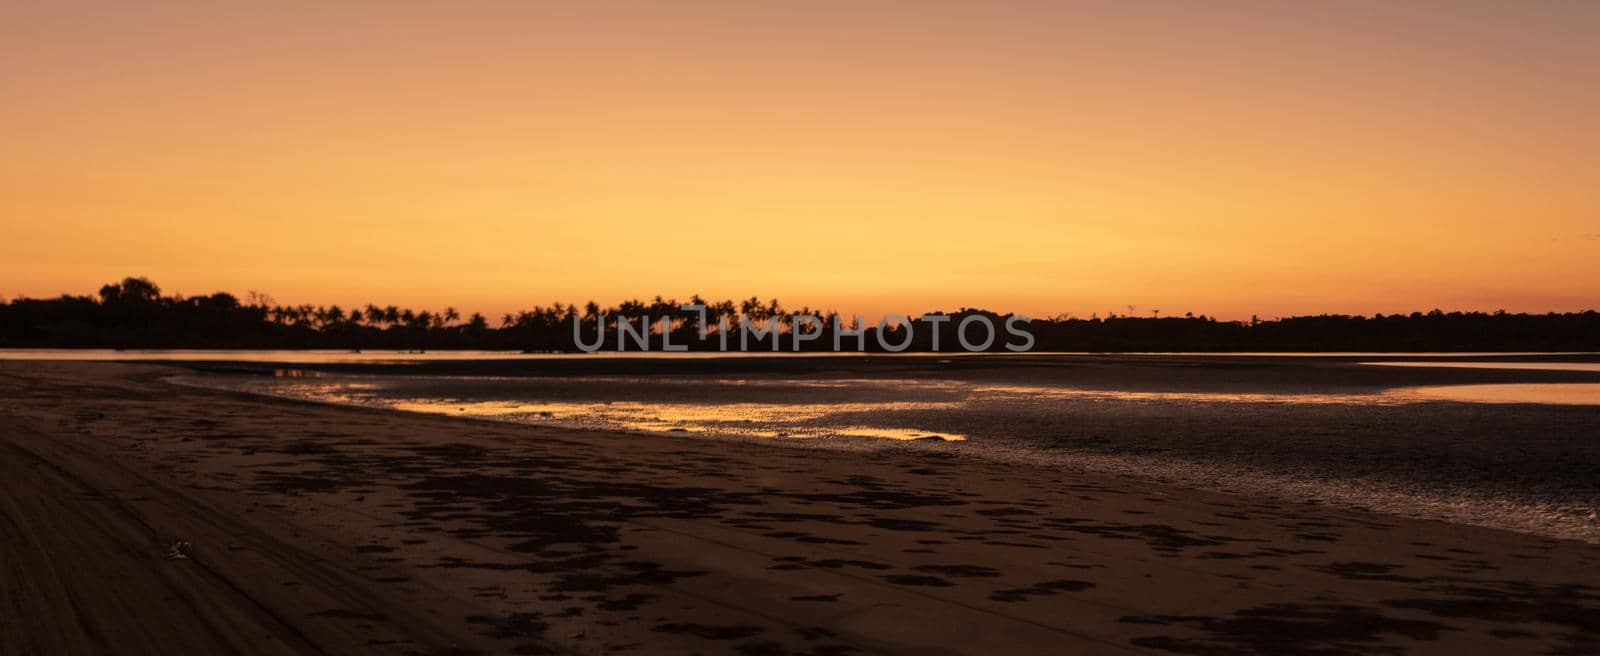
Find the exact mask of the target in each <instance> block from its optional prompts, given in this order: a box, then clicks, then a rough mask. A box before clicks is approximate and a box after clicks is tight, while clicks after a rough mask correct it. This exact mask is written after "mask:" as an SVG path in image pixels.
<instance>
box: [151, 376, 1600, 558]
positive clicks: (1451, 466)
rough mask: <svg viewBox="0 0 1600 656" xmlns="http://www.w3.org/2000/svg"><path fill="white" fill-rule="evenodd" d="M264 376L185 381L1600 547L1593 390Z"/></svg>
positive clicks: (1599, 411) (1599, 414) (1599, 435)
mask: <svg viewBox="0 0 1600 656" xmlns="http://www.w3.org/2000/svg"><path fill="white" fill-rule="evenodd" d="M277 373H278V375H277V376H271V377H268V376H229V375H192V376H185V377H182V380H181V382H187V383H192V384H202V385H207V386H218V387H226V388H230V389H236V390H242V391H249V392H255V393H263V394H269V395H275V396H284V397H291V398H297V399H304V400H312V401H322V402H331V403H341V404H353V405H361V406H368V407H380V408H392V409H397V410H406V411H415V412H426V413H434V414H445V415H455V416H463V417H476V418H484V419H493V420H498V421H514V422H522V423H531V424H548V425H553V426H561V427H569V428H591V429H605V430H622V431H631V432H636V433H640V434H641V439H648V438H647V437H643V436H644V435H648V434H686V435H694V436H704V437H708V438H712V437H718V438H732V439H747V440H760V441H766V442H774V441H776V442H781V443H786V444H789V445H792V446H798V447H820V448H833V449H845V450H863V449H867V450H881V449H911V450H913V451H914V452H922V451H927V450H930V449H931V450H938V451H944V452H947V453H950V454H960V455H964V456H969V457H974V458H986V459H996V460H1002V461H1014V462H1020V463H1027V464H1032V465H1042V466H1057V467H1064V468H1070V469H1079V470H1087V471H1095V472H1101V473H1111V474H1117V475H1129V476H1137V477H1141V478H1147V479H1155V480H1158V481H1161V482H1167V483H1173V484H1177V485H1181V486H1188V487H1204V488H1211V489H1221V490H1226V491H1235V492H1241V493H1246V494H1273V495H1278V496H1284V497H1290V498H1297V499H1310V500H1317V501H1322V502H1329V503H1338V504H1342V505H1349V506H1358V507H1364V508H1373V509H1378V510H1382V511H1386V512H1393V513H1396V514H1402V515H1407V516H1415V517H1425V518H1433V519H1444V520H1448V521H1459V522H1465V523H1472V524H1479V525H1486V526H1494V527H1499V528H1507V529H1512V530H1521V531H1529V532H1535V533H1542V534H1547V535H1556V536H1561V537H1576V538H1580V539H1588V540H1595V541H1600V522H1597V521H1596V520H1595V516H1596V515H1595V511H1596V509H1597V508H1600V469H1597V464H1600V407H1595V406H1593V405H1591V404H1593V403H1595V400H1596V397H1595V396H1594V393H1595V390H1596V388H1600V384H1595V383H1527V384H1524V383H1513V384H1488V385H1485V384H1478V385H1443V386H1414V387H1401V388H1393V389H1375V390H1368V391H1359V392H1339V393H1271V392H1262V391H1251V392H1232V391H1230V392H1203V391H1183V392H1163V391H1129V390H1115V389H1111V390H1108V389H1093V390H1086V389H1075V388H1071V387H1064V386H1060V385H1018V384H999V383H995V382H992V381H985V380H970V379H959V378H954V379H939V378H930V379H885V378H853V377H847V376H841V377H808V378H787V377H781V376H748V377H707V376H698V377H691V376H685V377H670V376H650V377H625V376H593V377H491V376H453V377H452V376H400V375H357V374H345V373H336V374H329V373H321V372H315V371H308V370H302V369H293V368H285V369H280V370H279V371H278V372H277ZM1462 400H1466V401H1472V403H1461V402H1458V401H1462ZM1530 401H1536V403H1530Z"/></svg>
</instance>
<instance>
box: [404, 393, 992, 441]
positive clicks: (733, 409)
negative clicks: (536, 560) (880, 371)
mask: <svg viewBox="0 0 1600 656" xmlns="http://www.w3.org/2000/svg"><path fill="white" fill-rule="evenodd" d="M377 402H378V403H379V404H381V405H384V406H387V407H390V408H394V409H397V410H408V411H412V412H429V413H434V414H453V415H460V416H468V417H492V418H497V419H508V420H516V421H543V420H548V421H553V422H558V423H568V424H579V425H590V426H603V427H612V428H620V429H623V430H634V431H647V432H654V433H717V434H731V435H743V436H750V437H770V438H801V439H815V438H829V437H860V438H876V439H891V440H929V439H932V440H944V441H947V442H959V441H963V440H965V439H967V438H966V436H965V435H961V434H957V433H947V432H939V431H929V430H922V429H917V428H899V427H894V428H889V427H881V426H864V425H850V426H828V425H825V424H816V423H808V422H816V421H818V420H820V419H823V418H825V417H827V416H828V415H832V414H838V413H847V412H848V413H879V412H895V411H911V410H933V409H952V408H956V407H958V406H959V404H957V403H921V402H919V403H913V402H889V403H794V404H780V403H715V404H699V403H637V402H620V401H619V402H598V403H522V402H515V401H463V400H459V399H402V400H392V401H382V400H378V401H377Z"/></svg>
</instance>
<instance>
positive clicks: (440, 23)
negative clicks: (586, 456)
mask: <svg viewBox="0 0 1600 656" xmlns="http://www.w3.org/2000/svg"><path fill="white" fill-rule="evenodd" d="M246 4H247V3H187V2H185V3H128V2H105V3H73V2H58V1H51V2H8V3H5V4H3V5H0V131H3V132H0V134H3V139H0V153H3V157H0V221H3V228H4V235H5V239H4V240H3V242H0V253H3V255H4V257H3V258H0V295H4V296H5V297H7V298H11V297H15V296H18V295H30V296H53V295H55V294H59V293H62V292H72V293H91V292H93V291H94V290H95V289H96V288H98V286H99V285H100V284H101V283H103V282H106V281H109V280H112V279H116V278H120V277H122V276H124V275H129V274H136V275H146V276H149V277H151V278H153V279H155V280H156V281H157V282H158V283H160V284H161V285H162V286H163V287H164V288H166V289H167V290H168V291H177V292H183V293H189V294H194V293H206V292H210V291H214V290H218V289H223V290H228V291H233V292H236V293H240V294H243V293H244V292H245V291H246V290H261V291H265V292H268V293H270V294H272V295H273V296H274V297H275V298H276V299H277V300H278V301H279V302H285V303H339V304H344V305H349V304H351V303H355V302H363V303H364V302H367V301H376V302H380V303H394V304H401V305H407V304H409V305H414V306H432V307H443V306H445V305H454V306H456V307H458V308H461V309H463V310H464V311H473V310H479V311H483V312H485V313H488V314H491V315H498V313H500V312H503V311H505V310H510V309H515V308H519V307H525V306H529V305H532V304H534V303H548V302H549V301H552V300H561V301H574V302H579V303H581V302H582V301H583V300H586V299H590V298H594V299H596V300H599V301H602V302H604V303H614V302H616V301H618V300H621V299H622V298H624V297H629V296H641V297H644V296H650V295H654V294H657V293H660V294H666V295H676V296H678V297H680V298H682V297H687V296H688V295H689V294H691V293H694V292H700V293H702V294H705V295H707V296H711V297H718V298H720V297H745V296H749V295H751V294H759V295H762V296H764V297H765V296H772V295H776V296H778V297H779V298H781V299H784V301H785V302H786V304H789V305H792V306H798V305H800V304H809V305H812V306H823V307H832V308H837V309H840V310H842V311H846V312H861V313H865V314H868V315H871V316H876V315H877V314H879V313H882V312H892V311H909V310H927V309H954V308H957V307H960V306H964V305H965V306H983V307H988V308H992V309H997V310H1002V311H1006V310H1009V311H1016V312H1021V313H1027V314H1033V315H1035V316H1041V315H1053V314H1056V313H1063V312H1073V313H1077V314H1078V315H1081V316H1087V315H1089V314H1090V313H1094V312H1099V313H1101V314H1104V313H1105V312H1106V311H1117V312H1119V313H1120V312H1126V311H1127V308H1128V306H1129V305H1133V306H1136V307H1137V308H1138V310H1137V312H1138V313H1140V314H1144V313H1148V312H1149V310H1150V309H1160V310H1161V311H1162V313H1163V314H1181V313H1182V312H1184V311H1194V312H1196V313H1206V314H1216V315H1220V316H1223V317H1226V318H1241V317H1248V316H1249V315H1250V314H1253V313H1254V314H1260V315H1262V316H1276V315H1283V314H1301V313H1316V312H1360V313H1371V312H1394V311H1410V310H1414V309H1424V310H1425V309H1430V308H1433V307H1445V308H1462V309H1497V308H1507V309H1511V310H1538V311H1543V310H1572V309H1579V308H1588V307H1596V306H1600V127H1597V126H1600V3H1595V2H1571V3H1560V2H1470V1H1450V2H1437V3H1428V2H1408V3H1365V2H1352V3H1315V4H1312V3H1308V4H1306V5H1303V6H1300V7H1298V8H1297V7H1293V6H1291V5H1289V4H1288V3H1180V2H1173V3H1145V2H1136V3H1120V2H1107V3H1097V4H1093V5H1091V4H1081V5H1072V6H1068V4H1069V3H1063V2H986V3H979V2H963V3H956V2H916V3H910V2H907V3H879V2H808V3H781V4H780V3H754V2H726V3H711V2H603V1H602V2H585V3H535V2H526V3H523V2H505V3H470V2H469V3H433V2H429V3H408V2H394V1H386V2H371V3H354V2H346V3H321V2H317V3H295V2H276V3H248V5H249V6H246ZM218 5H229V6H218ZM329 5H338V6H329ZM1202 5H1203V7H1202Z"/></svg>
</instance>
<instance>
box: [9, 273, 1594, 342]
mask: <svg viewBox="0 0 1600 656" xmlns="http://www.w3.org/2000/svg"><path fill="white" fill-rule="evenodd" d="M683 303H693V304H699V305H704V306H706V307H707V311H706V317H705V327H706V328H707V329H708V332H709V335H708V337H707V338H706V339H704V340H701V339H700V338H699V335H700V333H701V331H702V324H701V321H702V319H701V317H700V314H699V313H698V312H692V311H684V310H681V309H680V305H681V304H683ZM827 314H830V313H827V312H822V311H818V310H813V309H811V308H800V309H796V310H786V309H785V308H784V307H783V306H782V305H781V304H780V303H779V302H778V301H777V300H770V301H761V300H758V299H755V298H751V299H747V300H744V301H737V302H736V301H712V302H708V301H706V300H704V299H701V298H700V297H698V296H695V297H692V298H690V299H689V300H687V301H683V302H681V303H680V301H677V300H670V299H663V298H661V297H656V298H655V299H654V300H652V301H628V302H625V303H622V304H621V305H618V306H616V307H606V308H602V307H600V306H598V305H596V304H595V303H593V302H591V303H588V304H587V305H585V306H584V307H582V308H579V307H577V306H574V305H570V304H566V305H563V304H559V303H557V304H552V305H550V306H548V307H534V308H533V309H531V310H525V311H522V312H518V313H515V314H507V315H504V316H502V317H499V318H498V320H496V321H494V322H491V321H490V319H489V318H487V317H484V316H482V315H478V314H473V315H471V316H466V317H463V316H461V315H460V314H459V313H457V312H456V311H455V310H454V309H452V308H446V309H444V310H442V311H430V310H412V309H407V308H399V307H395V306H392V305H384V306H379V305H373V304H365V303H363V304H357V305H350V306H339V305H332V306H310V305H300V306H283V305H276V304H274V303H273V302H272V301H271V300H270V299H268V298H266V297H263V296H260V295H257V294H254V293H252V294H251V295H250V298H249V299H248V300H245V301H241V300H240V299H239V298H237V297H235V296H233V295H231V294H226V293H220V292H219V293H216V294H212V295H209V296H194V297H188V298H185V297H182V296H163V295H161V290H160V288H159V287H157V286H156V285H155V284H153V283H151V282H150V281H149V280H146V279H143V278H128V279H126V280H123V281H122V282H119V283H113V284H109V285H106V286H104V287H102V288H101V289H100V292H99V294H97V295H96V296H61V297H59V298H53V299H26V298H23V299H15V300H12V301H10V302H9V303H3V304H0V347H4V348H251V349H278V348H297V349H298V348H323V349H397V350H426V349H486V350H523V351H576V350H578V349H577V345H576V343H575V341H574V336H573V322H574V320H576V321H578V323H579V325H580V326H581V329H580V330H581V331H580V333H579V336H580V337H581V338H582V339H583V340H584V342H585V343H594V341H595V340H596V337H597V334H603V335H604V337H603V342H602V343H603V345H602V347H601V348H602V349H603V350H609V351H615V350H617V348H618V341H617V335H618V321H619V320H629V321H631V324H630V325H631V326H633V327H635V328H637V327H638V326H640V320H641V318H644V317H648V318H649V320H650V322H651V323H650V326H651V329H652V331H654V334H651V335H649V339H650V349H651V350H657V351H659V350H662V346H661V344H662V342H661V339H662V336H661V334H660V333H659V330H660V323H659V319H660V318H661V317H669V318H670V328H669V330H670V332H671V334H670V336H669V337H670V341H671V342H672V343H673V344H675V345H684V346H686V347H687V348H688V349H689V350H717V349H718V348H719V347H720V345H721V343H722V340H721V335H720V334H719V331H718V330H717V326H718V325H720V323H721V322H722V321H723V320H726V321H727V322H728V325H730V326H731V330H730V331H729V332H730V334H729V335H728V339H727V345H728V349H729V350H740V348H741V339H740V338H741V331H740V328H739V326H740V318H741V317H743V318H748V319H749V320H750V321H751V322H752V323H755V324H765V323H767V322H768V321H771V320H774V319H776V320H777V325H778V326H779V328H778V331H779V334H780V339H781V343H780V349H779V350H781V351H785V352H788V351H792V350H793V346H792V344H793V342H792V334H791V333H792V332H793V331H795V330H799V331H800V332H801V333H802V334H804V335H808V336H809V335H812V334H816V335H817V337H818V339H815V340H813V341H808V342H804V344H803V346H802V349H803V350H808V351H810V350H832V349H833V346H834V329H833V325H831V324H830V325H827V326H825V327H822V328H821V332H820V334H818V333H817V328H816V327H813V326H812V325H811V324H810V323H808V322H806V321H804V320H800V321H796V320H795V317H799V316H804V315H816V316H826V315H827ZM935 315H939V316H947V317H949V319H950V320H949V321H948V322H947V323H944V324H941V325H940V327H939V330H940V342H941V343H940V349H939V350H944V351H959V350H963V349H962V346H961V345H960V344H959V343H957V342H956V340H955V334H954V331H955V326H956V325H958V324H959V323H960V322H961V320H962V319H964V318H966V317H969V316H973V315H984V316H986V317H989V318H990V319H991V321H992V325H994V326H995V336H994V339H993V343H992V344H991V346H990V347H989V350H996V351H998V350H1004V349H1005V344H1007V343H1010V344H1018V345H1020V344H1021V343H1022V342H1023V340H1022V339H1021V338H1019V337H1018V336H1016V335H1011V334H1008V332H1007V331H1006V328H1005V326H1006V319H1007V318H1008V317H1010V315H1001V314H996V313H992V312H988V311H984V310H972V309H963V310H961V311H959V312H953V313H935ZM847 321H848V320H847ZM797 325H798V326H799V327H798V328H796V326H797ZM845 327H846V328H853V327H855V326H851V325H847V326H845ZM909 329H910V330H911V333H912V334H911V336H910V341H909V344H910V345H909V348H908V349H907V350H908V351H929V350H933V344H932V332H933V330H932V325H930V324H927V323H923V322H917V323H915V324H913V325H912V326H910V327H909ZM1019 329H1021V330H1025V331H1026V332H1028V333H1030V334H1031V335H1032V336H1033V338H1034V340H1035V342H1034V344H1033V348H1032V350H1035V351H1092V352H1130V351H1135V352H1136V351H1310V352H1316V351H1321V352H1327V351H1596V350H1600V313H1596V312H1594V311H1592V310H1591V311H1588V312H1581V313H1563V314H1555V313H1552V314H1509V313H1505V312H1495V313H1483V312H1441V311H1438V310H1435V311H1432V312H1427V313H1412V314H1407V315H1387V316H1385V315H1377V316H1373V317H1362V316H1345V315H1322V316H1307V317H1289V318H1282V319H1274V320H1270V321H1263V320H1257V319H1252V320H1251V321H1248V322H1245V321H1219V320H1216V319H1214V318H1210V317H1205V316H1183V317H1154V316H1152V317H1132V316H1116V315H1109V316H1107V317H1103V318H1102V317H1099V316H1095V317H1091V318H1088V319H1081V318H1071V317H1055V318H1049V319H1034V320H1033V321H1031V322H1029V323H1027V324H1021V325H1020V326H1019ZM906 330H908V327H906V326H891V327H890V328H889V329H887V331H886V333H885V334H884V335H883V338H884V340H885V341H886V342H887V343H889V344H891V345H893V344H899V343H902V342H905V341H906V339H907V335H906V333H905V331H906ZM597 331H599V332H598V333H597ZM967 335H968V337H969V340H970V341H971V342H974V343H979V342H982V341H984V338H985V337H986V336H987V335H986V331H985V330H983V329H982V328H981V326H979V325H977V324H974V325H973V326H971V327H969V329H968V333H967ZM878 337H879V336H878V335H877V331H876V329H875V328H874V326H867V327H866V332H865V336H864V338H863V339H862V341H863V342H864V347H862V348H860V349H859V350H867V351H882V350H884V349H883V348H882V347H880V346H879V340H878ZM771 340H772V337H765V338H760V339H752V340H751V341H749V343H748V347H747V348H748V349H749V350H752V351H769V352H770V351H771V350H772V341H771ZM841 341H842V343H843V346H844V349H845V350H858V347H857V346H856V344H857V339H856V338H855V337H849V336H845V337H843V338H842V340H841ZM626 346H627V350H639V348H638V347H637V346H636V345H635V343H634V342H633V341H632V340H631V339H630V340H628V341H627V344H626Z"/></svg>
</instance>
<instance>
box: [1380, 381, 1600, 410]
mask: <svg viewBox="0 0 1600 656" xmlns="http://www.w3.org/2000/svg"><path fill="white" fill-rule="evenodd" d="M1398 392H1399V393H1405V394H1408V395H1410V396H1413V397H1415V398H1421V399H1427V400H1436V401H1464V402H1468V403H1543V404H1552V405H1600V383H1510V384H1497V385H1439V386H1435V387H1412V388H1408V389H1405V390H1399V391H1398Z"/></svg>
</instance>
